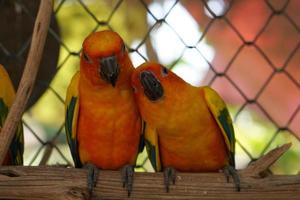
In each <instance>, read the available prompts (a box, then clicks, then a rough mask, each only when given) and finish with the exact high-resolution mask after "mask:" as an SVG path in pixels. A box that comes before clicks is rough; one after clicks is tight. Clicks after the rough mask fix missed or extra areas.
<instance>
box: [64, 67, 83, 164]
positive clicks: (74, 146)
mask: <svg viewBox="0 0 300 200" xmlns="http://www.w3.org/2000/svg"><path fill="white" fill-rule="evenodd" d="M78 82H79V72H77V73H76V74H75V75H74V76H73V78H72V81H71V83H70V85H69V87H68V91H67V96H66V101H65V106H66V119H65V128H66V135H67V141H68V144H69V147H70V150H71V154H72V157H73V161H74V164H75V167H82V163H81V161H80V158H79V152H78V141H77V134H76V133H77V120H78V114H79V95H78Z"/></svg>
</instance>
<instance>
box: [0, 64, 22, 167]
mask: <svg viewBox="0 0 300 200" xmlns="http://www.w3.org/2000/svg"><path fill="white" fill-rule="evenodd" d="M14 99H15V90H14V87H13V85H12V82H11V80H10V78H9V75H8V73H7V71H6V70H5V68H4V66H3V65H1V64H0V133H1V129H2V127H3V125H4V121H5V119H6V117H7V115H8V111H9V108H10V107H11V106H12V103H13V101H14ZM23 152H24V134H23V126H22V122H20V123H19V124H18V127H17V130H16V132H15V135H14V137H13V139H12V142H11V144H10V146H9V149H8V152H7V154H6V156H5V158H4V161H3V165H23Z"/></svg>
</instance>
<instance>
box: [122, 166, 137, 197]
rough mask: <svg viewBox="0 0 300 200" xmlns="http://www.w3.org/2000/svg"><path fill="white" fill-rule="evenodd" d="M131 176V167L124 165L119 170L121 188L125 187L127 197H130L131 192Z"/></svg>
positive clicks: (132, 172)
mask: <svg viewBox="0 0 300 200" xmlns="http://www.w3.org/2000/svg"><path fill="white" fill-rule="evenodd" d="M133 174H134V167H133V166H132V165H125V166H124V167H123V168H122V170H121V175H122V183H123V188H125V187H126V190H127V192H128V197H130V194H131V192H132V184H133Z"/></svg>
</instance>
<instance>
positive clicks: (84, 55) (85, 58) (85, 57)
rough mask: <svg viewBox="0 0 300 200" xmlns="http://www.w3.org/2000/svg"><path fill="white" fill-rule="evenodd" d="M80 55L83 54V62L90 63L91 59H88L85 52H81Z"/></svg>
mask: <svg viewBox="0 0 300 200" xmlns="http://www.w3.org/2000/svg"><path fill="white" fill-rule="evenodd" d="M82 55H83V58H84V60H85V62H87V63H92V60H91V59H90V57H89V56H88V55H87V54H86V53H84V52H83V53H82Z"/></svg>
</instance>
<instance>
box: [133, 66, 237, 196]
mask: <svg viewBox="0 0 300 200" xmlns="http://www.w3.org/2000/svg"><path fill="white" fill-rule="evenodd" d="M132 87H133V89H134V91H135V97H136V101H137V104H138V106H139V110H140V113H141V115H142V118H143V120H144V121H145V123H146V127H145V143H146V148H147V151H148V156H149V159H150V161H151V164H152V166H153V168H154V169H155V170H156V171H161V170H164V178H165V179H164V181H165V186H166V190H167V191H168V190H169V183H170V181H173V183H175V177H176V176H175V172H176V170H178V171H181V172H214V171H219V170H220V169H224V172H225V174H226V177H227V180H228V177H229V175H231V176H232V177H233V180H234V182H235V184H236V188H237V190H239V189H240V186H239V185H240V183H239V176H238V174H237V172H236V170H235V161H234V152H235V137H234V130H233V126H232V120H231V118H230V115H229V112H228V110H227V108H226V105H225V103H224V101H223V100H222V98H221V97H220V96H219V95H218V94H217V93H216V92H215V91H214V90H213V89H211V88H210V87H207V86H205V87H194V86H192V85H190V84H188V83H186V82H185V81H184V80H182V79H181V78H180V77H178V76H177V75H176V74H174V73H173V72H171V71H170V70H168V69H167V68H166V67H163V66H162V65H160V64H157V63H144V64H142V65H141V66H139V67H138V68H137V69H136V70H135V72H134V73H133V74H132Z"/></svg>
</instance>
